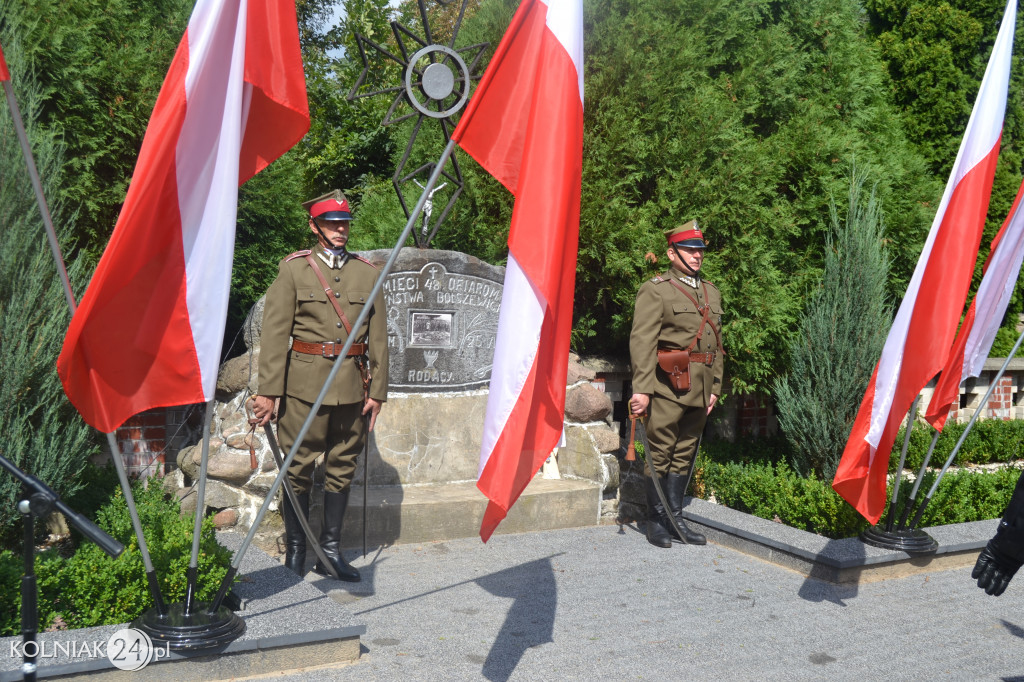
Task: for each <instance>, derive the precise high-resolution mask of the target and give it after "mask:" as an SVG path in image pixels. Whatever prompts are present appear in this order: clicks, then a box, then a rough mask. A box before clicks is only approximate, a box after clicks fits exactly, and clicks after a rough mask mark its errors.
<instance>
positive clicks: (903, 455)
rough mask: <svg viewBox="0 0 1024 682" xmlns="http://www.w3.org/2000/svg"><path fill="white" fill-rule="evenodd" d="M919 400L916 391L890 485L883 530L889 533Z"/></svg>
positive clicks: (919, 397)
mask: <svg viewBox="0 0 1024 682" xmlns="http://www.w3.org/2000/svg"><path fill="white" fill-rule="evenodd" d="M919 402H921V394H920V393H918V394H917V397H916V398H914V402H913V403H911V405H910V412H908V413H907V430H906V431H905V432H904V434H903V450H902V451H900V465H899V466H898V467H896V481H895V482H894V483H893V485H892V499H891V500H889V513H888V514H887V515H886V517H887V518H886V522H885V532H886V533H891V532H892V527H893V516H895V509H896V500H897V499H899V494H900V481H902V480H903V465H904V464H906V463H907V448H908V447H910V432H911V431H912V430H913V428H914V421H915V418H916V417H917V404H918V403H919Z"/></svg>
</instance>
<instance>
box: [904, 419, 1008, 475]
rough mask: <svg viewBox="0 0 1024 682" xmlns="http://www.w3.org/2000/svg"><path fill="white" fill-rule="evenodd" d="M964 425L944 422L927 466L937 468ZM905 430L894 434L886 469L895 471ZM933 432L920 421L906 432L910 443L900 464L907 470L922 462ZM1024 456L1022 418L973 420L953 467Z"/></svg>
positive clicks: (1005, 461)
mask: <svg viewBox="0 0 1024 682" xmlns="http://www.w3.org/2000/svg"><path fill="white" fill-rule="evenodd" d="M966 428H967V424H957V423H954V422H947V423H946V426H945V428H944V429H943V430H942V434H941V435H940V436H939V440H938V442H937V443H936V444H935V452H934V453H933V454H932V456H931V459H930V460H929V462H928V465H929V466H933V467H941V466H942V464H943V462H945V461H946V458H948V457H949V454H950V453H951V452H953V446H955V445H956V443H957V441H958V440H960V436H961V435H963V432H964V429H966ZM905 433H906V430H905V428H904V427H900V430H899V433H898V434H897V435H896V440H895V441H894V443H895V445H894V446H893V452H892V456H891V457H890V459H889V471H895V470H896V467H897V466H898V465H899V462H900V452H901V449H902V447H903V440H904V434H905ZM933 434H934V431H933V430H932V429H930V428H927V426H925V425H924V424H917V425H915V426H914V428H913V429H912V430H911V431H910V446H909V447H908V448H907V461H906V464H904V467H905V468H906V469H907V470H910V471H917V470H918V469H920V467H921V462H923V461H924V457H925V454H926V453H927V452H928V446H929V445H931V442H932V435H933ZM1021 459H1024V421H1021V420H1018V419H1011V420H1009V421H1002V420H1001V419H979V420H978V421H976V422H975V423H974V426H973V427H972V428H971V432H970V433H968V434H967V439H966V440H964V444H963V445H962V446H961V447H960V451H959V452H958V453H957V456H956V461H955V462H954V463H953V464H954V466H965V465H968V464H996V463H1004V464H1005V463H1010V462H1016V461H1018V460H1021Z"/></svg>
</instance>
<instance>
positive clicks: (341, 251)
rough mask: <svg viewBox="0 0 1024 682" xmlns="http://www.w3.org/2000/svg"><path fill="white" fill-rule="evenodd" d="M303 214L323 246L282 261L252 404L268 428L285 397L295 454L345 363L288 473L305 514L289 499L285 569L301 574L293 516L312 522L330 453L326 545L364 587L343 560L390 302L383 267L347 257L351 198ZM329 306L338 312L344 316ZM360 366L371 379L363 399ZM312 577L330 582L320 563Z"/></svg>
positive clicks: (328, 199)
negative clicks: (381, 288) (377, 289)
mask: <svg viewBox="0 0 1024 682" xmlns="http://www.w3.org/2000/svg"><path fill="white" fill-rule="evenodd" d="M303 206H305V207H306V208H307V209H309V215H310V219H309V228H310V230H312V231H313V234H315V235H316V237H317V242H318V244H317V248H315V249H313V250H312V251H298V252H296V253H293V254H291V255H290V256H288V257H287V258H285V259H284V260H283V261H281V264H280V266H279V271H278V275H277V279H275V280H274V283H273V284H272V285H271V286H270V289H269V290H268V291H267V298H266V307H265V308H264V313H263V331H262V336H261V343H260V362H259V395H257V396H256V397H255V399H254V401H253V412H254V414H255V417H256V418H257V419H258V420H259V423H260V424H261V425H262V424H265V423H267V422H268V421H269V420H270V419H271V417H272V415H273V412H274V406H275V401H276V400H277V399H278V398H280V408H279V409H280V413H279V415H278V435H279V438H280V441H281V447H282V448H283V449H284V450H285V451H286V452H287V451H289V450H290V449H291V446H292V445H293V443H294V442H295V439H296V436H298V433H299V431H300V430H301V428H302V425H303V423H304V422H305V420H306V418H307V416H308V415H309V411H310V408H311V407H312V404H313V403H314V402H315V401H316V398H317V396H318V395H319V394H320V391H321V389H322V388H323V385H324V382H325V381H326V380H327V375H328V374H329V373H330V371H331V368H332V367H333V365H334V363H336V362H341V363H343V364H342V367H341V369H340V370H338V373H337V375H336V377H335V380H334V382H333V383H332V384H331V387H330V389H329V391H328V393H327V397H326V398H325V399H324V402H323V405H322V406H321V407H320V409H319V411H318V413H317V416H316V419H315V420H314V421H313V423H312V425H311V426H310V429H309V431H308V432H307V434H306V437H305V439H304V440H303V442H302V445H301V446H300V448H299V450H298V452H297V453H296V455H295V458H294V460H293V461H292V465H291V467H290V468H289V469H288V478H289V480H290V482H291V484H292V486H293V487H294V489H295V492H296V493H297V497H298V499H299V504H300V506H301V507H302V509H300V510H295V509H292V506H291V504H290V503H289V502H288V497H287V496H284V504H283V508H282V515H283V517H284V521H285V537H286V554H285V564H286V565H287V566H288V567H289V568H290V569H292V570H293V571H295V572H296V573H298V574H299V575H301V574H302V570H303V565H304V564H305V559H306V538H305V536H304V535H303V532H302V528H301V526H300V525H299V522H298V519H297V518H296V516H295V515H296V513H302V514H305V515H306V516H307V517H308V515H309V491H310V487H311V478H312V473H313V464H314V461H315V460H316V458H317V457H318V456H319V454H320V453H326V456H327V460H326V467H325V470H326V479H327V480H326V483H325V486H324V487H325V493H324V521H323V524H322V526H321V528H322V530H321V533H320V545H321V547H322V549H323V550H324V554H326V555H327V557H328V559H330V560H331V563H332V564H333V565H334V568H335V570H336V572H337V573H338V576H339V577H340V578H341V579H342V580H347V581H350V582H358V581H359V580H360V576H359V571H357V570H356V569H355V568H353V567H352V566H350V565H349V564H348V563H347V562H346V561H345V559H344V557H342V555H341V548H340V544H341V525H342V521H343V519H344V516H345V509H346V507H347V506H348V497H349V488H350V484H351V482H352V476H353V475H354V473H355V469H356V458H357V456H358V455H359V453H360V451H362V449H363V446H364V444H365V440H366V438H367V432H368V431H372V430H373V425H374V422H375V421H376V418H377V413H378V412H379V411H380V408H381V404H382V403H383V402H384V401H385V400H387V392H388V343H387V311H386V309H385V307H384V300H383V297H382V296H378V297H377V299H376V300H375V301H373V302H372V303H371V301H369V297H370V291H371V290H372V289H373V285H374V283H375V282H376V280H377V275H378V272H377V268H376V267H374V266H373V265H371V264H370V262H369V261H367V260H365V259H363V258H361V257H359V256H357V255H355V254H352V253H349V252H348V251H347V250H346V249H345V245H346V244H347V242H348V233H349V224H350V221H351V219H352V214H351V213H350V212H349V207H348V201H347V200H346V199H345V197H344V196H343V195H342V194H341V192H338V191H335V192H333V193H331V194H328V195H325V196H323V197H320V198H319V199H315V200H313V201H311V202H307V203H306V204H303ZM314 267H316V270H314V269H313V268H314ZM318 271H319V274H320V275H322V276H323V282H321V280H320V278H318V277H317V272H318ZM325 285H326V286H325ZM329 297H333V298H334V302H336V303H338V304H339V305H340V308H341V311H342V313H343V314H344V315H343V316H341V315H339V314H338V312H337V310H336V308H335V306H334V303H333V302H332V301H331V299H330V298H329ZM371 304H372V305H373V311H372V312H371V313H370V315H369V317H368V318H367V321H366V322H365V323H364V324H363V326H362V327H361V328H360V329H358V330H354V332H353V333H354V334H355V335H356V342H355V343H354V344H353V346H352V350H350V351H349V354H348V355H349V356H348V357H346V358H338V357H336V354H337V353H338V352H340V351H341V350H342V345H343V344H344V343H345V340H346V339H347V338H348V335H349V329H350V328H351V325H352V323H353V322H354V321H355V320H356V318H357V317H358V316H359V314H360V312H361V311H362V309H363V306H366V305H371ZM361 364H362V365H363V366H364V367H367V368H368V372H369V384H368V386H366V387H365V400H364V382H363V376H362V374H361V371H360V365H361ZM365 417H368V419H366V418H365ZM367 421H368V423H367ZM313 570H315V571H316V572H317V573H320V574H321V575H329V573H328V571H327V569H326V568H325V567H324V566H321V565H320V562H317V564H316V566H315V567H314V569H313Z"/></svg>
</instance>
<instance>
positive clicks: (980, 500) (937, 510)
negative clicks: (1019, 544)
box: [889, 469, 1021, 528]
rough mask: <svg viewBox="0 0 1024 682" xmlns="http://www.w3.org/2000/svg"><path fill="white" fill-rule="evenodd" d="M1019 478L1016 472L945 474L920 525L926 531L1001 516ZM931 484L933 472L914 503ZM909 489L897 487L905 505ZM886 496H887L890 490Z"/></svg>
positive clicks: (1007, 470) (908, 486)
mask: <svg viewBox="0 0 1024 682" xmlns="http://www.w3.org/2000/svg"><path fill="white" fill-rule="evenodd" d="M1020 475H1021V472H1020V470H1019V469H999V470H997V471H993V472H991V473H979V472H974V471H969V470H966V469H962V470H960V471H950V472H946V475H945V476H943V477H942V482H941V483H939V487H938V489H937V490H936V491H935V497H933V498H932V501H931V502H929V503H928V507H927V508H926V509H925V512H924V516H923V517H922V519H921V526H922V527H924V528H927V527H928V526H941V525H945V524H948V523H965V522H967V521H980V520H982V519H998V518H1000V517H1002V515H1003V512H1004V511H1005V510H1006V506H1007V505H1008V504H1010V497H1011V496H1012V495H1013V489H1014V486H1016V485H1017V479H1018V478H1020ZM934 482H935V473H934V472H929V473H928V474H926V475H925V477H924V479H923V480H922V481H921V489H920V490H919V491H918V497H917V499H918V500H921V499H923V496H924V495H925V494H926V493H927V492H928V491H929V490H931V487H932V484H933V483H934ZM912 488H913V485H912V484H911V485H908V484H907V482H906V481H904V483H903V484H902V485H901V486H900V499H901V500H902V501H904V502H905V501H906V499H907V498H908V497H909V496H910V491H911V489H912ZM889 493H890V495H891V494H892V491H891V490H890V491H889Z"/></svg>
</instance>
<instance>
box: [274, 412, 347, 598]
mask: <svg viewBox="0 0 1024 682" xmlns="http://www.w3.org/2000/svg"><path fill="white" fill-rule="evenodd" d="M263 433H265V434H266V436H267V443H269V444H270V451H271V452H272V453H274V461H275V462H277V466H278V468H279V469H280V468H281V467H283V466H284V457H283V456H282V455H281V446H280V445H279V444H278V442H277V436H275V435H274V429H273V428H271V426H270V422H267V423H266V424H264V425H263ZM282 484H283V489H284V494H285V495H287V496H288V502H289V503H291V505H292V509H293V510H294V511H295V518H297V519H298V520H299V525H300V526H302V532H303V533H305V534H306V539H307V540H309V544H310V545H311V546H312V547H313V552H314V553H315V554H316V556H317V558H318V559H320V565H321V566H323V567H324V568H325V569H327V572H328V573H330V574H331V577H333V578H334V579H336V580H337V579H338V573H337V572H336V571H335V570H334V564H333V563H332V562H331V561H330V560H329V559H328V558H327V555H326V554H324V550H323V549H321V548H320V542H319V541H318V540H317V538H316V536H315V535H314V534H313V529H312V528H310V527H309V521H308V520H307V519H306V515H305V514H303V513H302V507H300V506H299V500H298V497H296V495H295V490H293V489H292V482H291V481H290V480H288V477H287V476H286V477H285V479H284V481H283V482H282Z"/></svg>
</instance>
